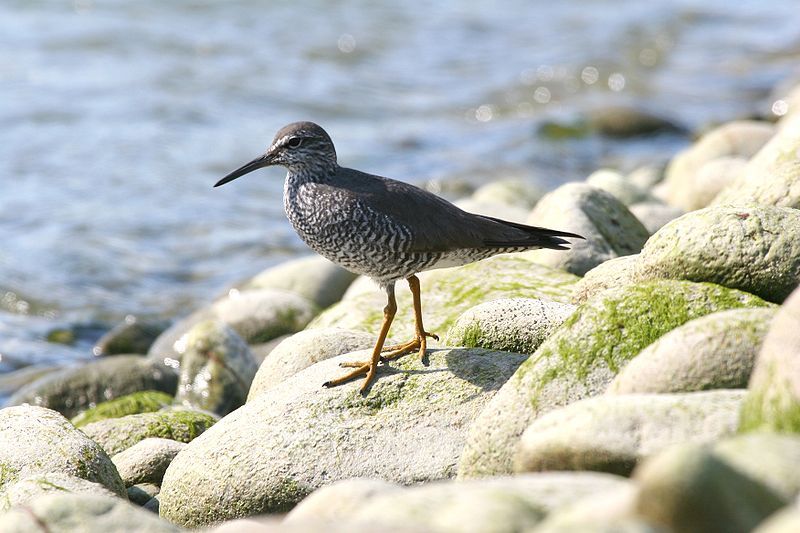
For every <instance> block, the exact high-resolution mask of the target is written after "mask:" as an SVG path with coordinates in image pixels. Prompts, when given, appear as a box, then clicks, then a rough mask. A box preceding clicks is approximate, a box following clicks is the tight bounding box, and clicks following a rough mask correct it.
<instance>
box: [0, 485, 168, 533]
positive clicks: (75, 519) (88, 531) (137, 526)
mask: <svg viewBox="0 0 800 533" xmlns="http://www.w3.org/2000/svg"><path fill="white" fill-rule="evenodd" d="M0 531H8V532H12V531H13V532H14V533H41V532H42V531H52V532H57V531H81V532H83V533H128V532H141V533H162V532H165V533H166V532H170V533H173V532H174V533H177V532H178V531H181V530H180V529H179V528H177V527H176V526H174V525H172V524H170V523H169V522H166V521H164V520H161V519H159V518H158V517H157V516H154V515H153V514H152V513H148V512H146V511H143V510H142V509H140V508H138V507H136V506H135V505H132V504H130V503H128V502H127V501H125V500H122V499H119V498H113V497H110V496H101V495H97V494H94V495H90V494H69V493H67V494H48V495H46V496H42V497H41V498H37V499H35V500H33V501H31V502H28V503H27V504H26V505H25V506H24V507H16V508H13V509H11V510H10V511H7V512H6V513H4V514H0Z"/></svg>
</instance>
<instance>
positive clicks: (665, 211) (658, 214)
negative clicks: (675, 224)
mask: <svg viewBox="0 0 800 533" xmlns="http://www.w3.org/2000/svg"><path fill="white" fill-rule="evenodd" d="M628 209H630V211H631V213H633V216H635V217H636V218H637V219H639V222H641V223H642V225H643V226H644V227H645V228H646V229H647V232H648V233H650V235H653V234H654V233H655V232H657V231H658V230H660V229H661V228H663V227H664V226H666V225H667V224H669V223H670V222H672V221H673V220H675V219H676V218H678V217H679V216H681V215H683V214H684V211H683V209H681V208H680V207H674V206H671V205H667V204H665V203H663V202H661V201H650V202H639V203H636V204H633V205H631V206H629V207H628Z"/></svg>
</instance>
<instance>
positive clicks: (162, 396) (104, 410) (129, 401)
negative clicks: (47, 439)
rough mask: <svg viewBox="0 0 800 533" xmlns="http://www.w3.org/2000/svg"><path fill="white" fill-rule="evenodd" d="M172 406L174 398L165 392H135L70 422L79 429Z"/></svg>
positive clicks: (88, 411)
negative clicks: (103, 421) (110, 419)
mask: <svg viewBox="0 0 800 533" xmlns="http://www.w3.org/2000/svg"><path fill="white" fill-rule="evenodd" d="M171 404H172V396H171V395H169V394H167V393H165V392H161V391H155V390H146V391H141V392H134V393H133V394H128V395H126V396H122V397H120V398H115V399H113V400H109V401H107V402H103V403H99V404H97V405H96V406H94V407H91V408H89V409H87V410H86V411H83V412H82V413H80V414H78V415H77V416H75V417H73V418H72V420H70V422H72V424H73V425H74V426H75V427H77V428H79V427H82V426H85V425H86V424H91V423H92V422H97V421H98V420H105V419H106V418H120V417H122V416H126V415H135V414H139V413H152V412H154V411H158V410H159V409H162V408H164V407H167V406H168V405H171Z"/></svg>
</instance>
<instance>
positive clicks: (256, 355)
mask: <svg viewBox="0 0 800 533" xmlns="http://www.w3.org/2000/svg"><path fill="white" fill-rule="evenodd" d="M292 335H293V334H289V333H287V334H286V335H281V336H280V337H275V338H274V339H272V340H271V341H267V342H261V343H258V344H251V345H250V353H252V354H253V359H255V360H256V364H258V365H261V363H263V362H264V359H266V358H267V356H268V355H269V354H270V352H271V351H272V350H274V349H275V348H276V347H277V346H278V345H279V344H280V343H282V342H283V341H285V340H286V339H288V338H289V337H291V336H292Z"/></svg>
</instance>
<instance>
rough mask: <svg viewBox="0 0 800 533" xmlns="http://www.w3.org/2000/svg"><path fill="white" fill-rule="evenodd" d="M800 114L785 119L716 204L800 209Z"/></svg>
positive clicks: (720, 194)
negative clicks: (799, 153)
mask: <svg viewBox="0 0 800 533" xmlns="http://www.w3.org/2000/svg"><path fill="white" fill-rule="evenodd" d="M798 150H800V113H795V114H792V115H790V116H787V117H785V118H784V120H781V122H780V124H779V127H778V130H777V132H776V133H775V135H774V136H773V137H772V138H771V139H770V141H769V142H768V143H767V144H765V145H764V147H763V148H762V149H761V150H760V151H759V152H758V153H757V154H756V155H755V156H754V157H753V158H752V159H750V161H748V163H747V165H746V166H745V167H744V168H743V169H742V171H741V172H740V173H739V175H738V176H737V178H736V180H735V181H734V182H733V183H731V184H730V185H728V186H727V187H726V188H725V189H723V190H722V191H721V192H720V193H719V194H718V195H717V197H716V198H714V202H713V204H714V205H736V206H741V205H744V206H749V205H771V206H777V207H794V208H800V165H799V164H798V162H797V160H798V158H797V151H798Z"/></svg>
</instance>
